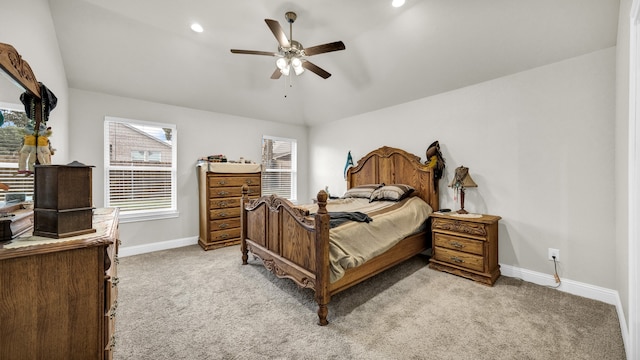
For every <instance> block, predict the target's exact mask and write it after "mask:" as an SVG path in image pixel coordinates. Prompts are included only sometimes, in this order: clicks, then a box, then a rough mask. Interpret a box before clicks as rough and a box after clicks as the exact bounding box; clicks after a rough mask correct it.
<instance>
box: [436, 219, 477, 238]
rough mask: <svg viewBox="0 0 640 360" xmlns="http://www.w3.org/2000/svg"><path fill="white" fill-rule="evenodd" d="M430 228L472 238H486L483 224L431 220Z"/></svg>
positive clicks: (454, 220) (451, 220)
mask: <svg viewBox="0 0 640 360" xmlns="http://www.w3.org/2000/svg"><path fill="white" fill-rule="evenodd" d="M431 227H432V228H433V229H434V230H435V229H438V230H446V231H452V232H457V233H462V234H467V235H472V236H482V237H484V236H487V230H486V228H485V224H482V223H475V222H470V221H464V220H457V219H453V218H449V219H439V218H435V219H433V222H432V225H431Z"/></svg>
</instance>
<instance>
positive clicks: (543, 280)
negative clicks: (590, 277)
mask: <svg viewBox="0 0 640 360" xmlns="http://www.w3.org/2000/svg"><path fill="white" fill-rule="evenodd" d="M500 272H501V273H502V275H504V276H507V277H514V278H518V279H522V280H524V281H527V282H530V283H534V284H538V285H542V286H553V287H555V286H557V284H556V282H555V279H554V277H553V276H552V275H549V274H544V273H539V272H536V271H532V270H527V269H522V268H518V267H515V266H511V265H505V264H500ZM557 289H558V290H560V291H564V292H566V293H569V294H573V295H578V296H582V297H585V298H588V299H592V300H597V301H602V302H604V303H606V304H610V305H614V306H615V307H616V312H617V314H618V321H619V322H620V331H621V332H622V342H623V343H624V347H625V349H626V351H627V358H629V359H633V358H632V357H629V354H630V352H629V344H630V341H631V340H630V338H629V331H628V327H627V322H626V320H625V317H624V309H623V308H622V302H621V301H620V294H619V293H618V292H617V291H616V290H612V289H607V288H603V287H600V286H596V285H591V284H586V283H582V282H579V281H573V280H569V279H562V282H561V283H560V286H558V287H557Z"/></svg>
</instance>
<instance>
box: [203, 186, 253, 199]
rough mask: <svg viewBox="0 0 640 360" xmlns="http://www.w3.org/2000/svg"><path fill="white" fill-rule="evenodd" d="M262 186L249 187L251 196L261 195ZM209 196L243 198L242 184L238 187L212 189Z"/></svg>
mask: <svg viewBox="0 0 640 360" xmlns="http://www.w3.org/2000/svg"><path fill="white" fill-rule="evenodd" d="M260 190H261V189H260V186H259V185H257V186H249V196H255V195H258V194H260ZM209 196H210V197H211V198H226V197H232V198H233V197H241V196H242V184H241V185H238V186H228V187H212V188H210V189H209Z"/></svg>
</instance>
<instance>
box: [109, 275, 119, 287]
mask: <svg viewBox="0 0 640 360" xmlns="http://www.w3.org/2000/svg"><path fill="white" fill-rule="evenodd" d="M119 282H120V278H119V277H117V276H114V277H113V279H112V280H111V287H112V288H114V287H116V286H118V283H119Z"/></svg>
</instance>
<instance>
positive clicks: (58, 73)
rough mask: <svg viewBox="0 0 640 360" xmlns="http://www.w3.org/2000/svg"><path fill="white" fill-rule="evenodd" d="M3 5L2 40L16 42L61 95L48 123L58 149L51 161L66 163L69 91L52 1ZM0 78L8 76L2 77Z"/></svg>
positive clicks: (28, 0) (0, 19)
mask: <svg viewBox="0 0 640 360" xmlns="http://www.w3.org/2000/svg"><path fill="white" fill-rule="evenodd" d="M0 8H1V9H2V10H1V13H2V15H1V17H0V42H3V43H5V44H10V45H13V47H15V48H16V50H18V52H19V53H20V55H22V59H24V60H25V61H27V62H28V63H29V65H30V66H31V70H33V73H34V75H35V76H36V79H37V80H38V81H39V82H42V83H43V84H45V85H46V86H47V88H49V89H50V90H51V91H52V92H53V93H54V94H55V95H56V97H57V98H58V103H57V106H56V108H55V109H54V110H53V111H52V112H51V114H50V117H49V122H48V123H47V124H48V125H49V126H51V127H52V129H53V136H52V137H51V143H52V145H53V147H54V148H56V149H57V150H58V151H57V152H56V154H55V156H54V157H53V159H52V161H53V162H54V163H63V164H66V163H67V162H68V148H69V146H68V144H69V138H68V136H67V134H68V127H69V95H68V86H67V77H66V74H65V72H64V65H63V63H62V56H61V55H60V50H59V48H58V40H57V38H56V33H55V29H54V27H53V20H52V18H51V11H50V10H49V3H48V1H47V0H20V1H2V4H1V5H0ZM0 81H5V79H4V78H0ZM3 100H4V99H3ZM15 104H19V105H20V106H22V103H21V102H20V99H19V98H16V99H15Z"/></svg>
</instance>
